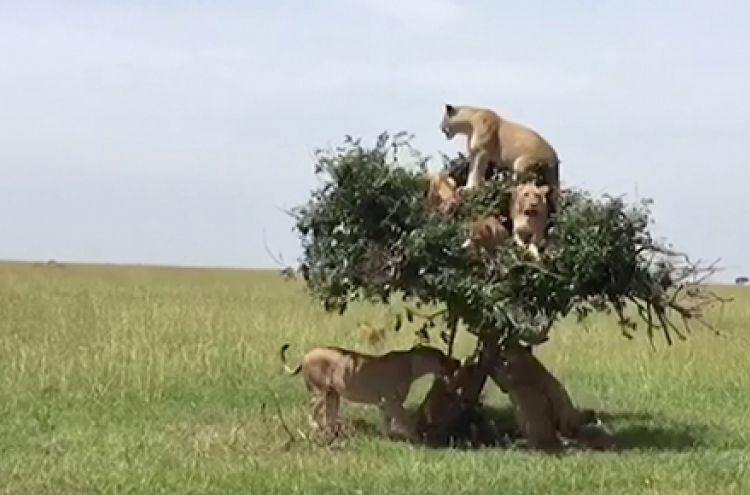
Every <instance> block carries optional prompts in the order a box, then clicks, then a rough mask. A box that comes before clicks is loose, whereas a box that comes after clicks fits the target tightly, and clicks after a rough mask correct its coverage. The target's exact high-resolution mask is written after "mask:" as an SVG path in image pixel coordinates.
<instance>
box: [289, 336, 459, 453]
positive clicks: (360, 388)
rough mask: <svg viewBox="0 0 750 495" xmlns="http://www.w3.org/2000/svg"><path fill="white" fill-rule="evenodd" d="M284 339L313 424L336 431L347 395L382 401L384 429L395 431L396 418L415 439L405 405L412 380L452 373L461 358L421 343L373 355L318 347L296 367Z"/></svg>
mask: <svg viewBox="0 0 750 495" xmlns="http://www.w3.org/2000/svg"><path fill="white" fill-rule="evenodd" d="M288 348H289V344H284V345H283V346H282V347H281V350H280V356H281V361H282V363H283V364H284V370H285V371H286V373H288V374H290V375H297V374H299V373H302V377H303V379H304V381H305V386H306V387H307V391H308V393H309V396H310V410H311V422H312V426H313V427H315V428H317V429H320V430H322V431H324V432H328V433H331V432H335V431H336V429H337V427H338V422H339V404H340V399H341V397H343V398H345V399H347V400H349V401H351V402H357V403H361V404H372V405H377V406H378V408H379V409H380V411H381V413H382V417H383V423H382V432H383V434H384V435H385V436H390V435H391V432H392V431H393V430H392V427H393V422H394V420H395V421H396V423H397V427H399V429H405V431H406V435H407V437H408V438H409V439H410V440H413V441H416V440H418V438H417V434H416V431H415V428H414V425H413V421H412V419H411V418H410V416H409V414H408V412H407V411H406V409H405V408H404V406H403V403H404V402H405V401H406V398H407V396H408V394H409V390H410V388H411V385H412V383H413V382H414V381H415V380H417V379H418V378H420V377H422V376H424V375H427V374H433V375H438V376H447V375H450V374H451V373H453V372H454V371H455V370H456V369H457V368H458V367H459V366H460V364H461V363H460V362H459V361H458V360H457V359H455V358H452V357H449V356H446V355H445V354H444V353H443V352H442V351H440V350H439V349H436V348H434V347H428V346H423V345H416V346H414V347H412V348H411V349H407V350H398V351H390V352H388V353H386V354H382V355H371V354H364V353H360V352H356V351H353V350H348V349H342V348H340V347H334V346H327V347H317V348H314V349H312V350H310V351H309V352H308V353H307V354H305V356H304V357H303V358H302V361H301V362H300V363H299V364H298V365H297V367H296V368H294V369H291V368H289V367H288V366H287V364H286V356H285V353H286V350H287V349H288Z"/></svg>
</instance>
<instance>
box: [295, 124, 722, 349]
mask: <svg viewBox="0 0 750 495" xmlns="http://www.w3.org/2000/svg"><path fill="white" fill-rule="evenodd" d="M410 141H411V137H410V136H408V135H406V134H405V133H397V134H395V135H393V136H391V135H389V134H388V133H387V132H384V133H382V134H381V135H380V136H379V137H378V139H377V141H376V143H375V145H374V146H372V147H367V146H365V145H363V144H362V141H361V139H354V138H352V137H350V136H347V137H346V138H345V140H344V143H343V144H342V145H340V146H338V147H335V148H333V149H328V150H319V151H318V152H317V154H316V159H317V163H316V170H315V172H316V175H318V176H320V177H322V178H323V184H322V185H321V186H320V187H319V188H317V189H316V190H314V191H313V192H312V195H311V198H310V199H309V201H308V202H307V203H306V204H304V205H302V206H300V207H297V208H295V209H294V210H293V211H292V215H293V216H294V218H295V222H296V225H295V229H296V231H297V232H298V233H299V236H300V239H301V243H302V248H303V255H302V259H301V266H300V271H301V272H302V273H303V275H304V277H305V280H306V284H307V287H308V289H309V290H310V291H311V294H312V295H313V296H314V297H316V298H319V299H320V300H321V301H322V302H323V303H324V305H325V307H326V309H327V310H329V311H336V310H338V311H339V312H344V311H346V308H347V304H348V303H349V302H350V301H354V300H364V301H374V302H381V303H383V304H389V303H390V301H391V300H392V297H394V296H397V297H398V296H400V297H401V298H402V299H403V300H405V301H408V300H415V301H416V302H417V304H441V305H443V306H444V308H445V312H444V315H443V316H444V318H445V321H446V322H447V327H448V329H449V330H450V331H449V332H448V336H447V337H445V339H446V341H448V340H450V342H452V340H453V338H454V336H455V332H456V329H457V326H458V324H459V323H463V324H465V325H466V327H467V330H468V331H470V332H472V333H474V334H475V335H479V336H481V337H482V338H483V339H484V338H497V339H498V340H505V341H511V340H515V339H519V338H521V339H523V340H524V341H526V342H527V343H530V344H539V343H541V342H544V341H545V340H546V339H547V335H548V332H549V330H550V328H551V326H552V324H553V323H554V321H555V320H557V319H558V318H560V317H563V316H565V315H567V314H569V313H571V312H574V313H575V314H577V315H578V317H579V318H584V317H585V316H587V315H588V314H589V313H591V312H592V311H608V312H609V311H612V310H614V312H615V313H616V315H617V316H618V321H619V323H620V325H621V327H622V328H623V333H624V334H625V335H626V336H630V333H629V332H630V331H631V330H634V329H635V328H636V325H635V322H634V320H633V319H631V318H630V317H628V316H627V315H626V313H627V312H626V308H627V307H628V303H630V308H631V309H632V308H634V309H635V310H636V312H637V314H639V315H640V317H641V319H642V320H643V321H644V322H645V323H646V330H647V332H648V336H649V337H650V338H651V337H653V331H654V329H661V330H662V331H663V333H664V335H665V336H666V338H667V340H668V342H671V336H670V335H671V334H672V333H676V334H677V335H678V336H679V337H681V338H682V334H681V333H680V331H679V329H678V328H677V327H676V325H674V324H673V323H672V320H671V319H670V318H669V315H670V313H671V314H674V313H672V312H671V311H670V310H675V311H676V314H677V315H679V316H681V317H682V318H683V320H684V322H685V324H686V326H687V322H688V319H691V318H694V317H696V316H698V317H699V310H700V308H701V307H702V306H703V305H704V304H706V303H707V302H710V300H711V299H712V298H711V297H710V296H709V295H707V293H706V291H705V290H704V289H701V286H700V285H692V286H691V284H689V283H688V282H689V280H690V279H691V278H694V277H696V276H697V275H699V274H700V273H703V272H705V271H707V270H703V269H700V268H698V267H697V266H695V265H692V264H691V263H689V262H688V260H687V258H686V257H684V256H682V255H679V254H677V253H674V252H672V251H670V250H668V249H667V248H666V247H665V246H663V245H661V244H659V243H658V242H657V241H656V240H655V239H654V238H653V237H652V236H651V234H650V232H649V226H650V225H651V223H652V222H651V212H650V210H649V204H650V202H649V201H642V202H641V203H640V204H638V205H628V204H626V203H625V202H624V201H623V200H622V199H620V198H613V197H607V196H605V197H601V198H597V197H594V196H593V195H591V194H590V193H587V192H585V191H581V190H570V189H563V191H562V194H561V203H560V208H559V211H558V212H557V213H556V214H555V215H554V216H553V219H552V227H551V229H550V230H549V234H548V240H547V247H546V249H545V252H544V254H543V257H542V260H541V261H539V262H535V261H533V260H532V259H530V258H529V257H528V256H527V254H526V253H525V252H524V251H522V250H521V249H520V248H519V247H518V246H516V245H515V243H514V242H513V241H512V240H509V241H507V242H505V243H504V244H503V245H501V246H500V247H499V248H498V249H497V250H495V251H493V252H487V251H475V250H470V249H466V248H463V247H461V245H462V243H463V242H464V240H465V239H466V238H467V235H468V222H469V221H470V220H472V219H473V218H475V217H476V216H478V215H484V214H501V215H504V216H507V213H508V207H509V199H510V188H511V187H512V186H513V184H514V183H515V182H514V181H513V180H512V179H511V178H505V177H502V176H499V175H496V176H495V177H493V178H492V180H489V181H487V182H486V183H485V185H484V186H483V187H482V188H480V189H479V190H478V191H472V192H470V193H468V194H466V195H465V196H463V199H462V204H461V206H460V207H459V209H458V211H457V212H456V213H455V214H453V215H448V214H444V213H441V212H439V211H436V210H434V209H432V208H430V207H429V205H428V204H427V201H426V195H427V191H428V187H429V174H428V171H427V167H426V163H427V159H426V158H425V157H424V156H423V155H422V154H421V153H419V152H418V151H416V150H415V149H414V148H413V147H412V146H411V144H410ZM443 162H444V165H443V168H444V170H445V171H448V172H450V173H451V174H452V175H453V176H454V177H456V178H458V181H459V183H463V182H465V179H466V176H467V173H468V162H467V160H466V158H465V157H463V156H462V155H458V156H457V157H454V158H449V157H446V156H443ZM522 179H528V178H520V179H519V180H522ZM708 271H711V269H709V270H708ZM686 288H690V290H684V289H686ZM678 296H682V300H679V301H678V299H679V297H678ZM698 320H700V318H698Z"/></svg>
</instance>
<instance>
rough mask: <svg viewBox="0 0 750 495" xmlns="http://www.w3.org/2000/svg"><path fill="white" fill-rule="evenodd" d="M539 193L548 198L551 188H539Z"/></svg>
mask: <svg viewBox="0 0 750 495" xmlns="http://www.w3.org/2000/svg"><path fill="white" fill-rule="evenodd" d="M539 192H540V193H542V194H543V195H544V196H546V195H547V193H549V186H548V185H547V184H545V185H543V186H539Z"/></svg>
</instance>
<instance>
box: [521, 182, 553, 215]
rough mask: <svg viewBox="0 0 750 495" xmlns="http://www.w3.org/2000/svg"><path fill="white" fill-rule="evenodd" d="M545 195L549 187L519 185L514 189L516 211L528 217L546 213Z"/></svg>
mask: <svg viewBox="0 0 750 495" xmlns="http://www.w3.org/2000/svg"><path fill="white" fill-rule="evenodd" d="M547 193H549V186H537V185H535V184H531V183H529V184H521V185H519V186H518V187H517V189H516V211H518V212H521V213H523V214H524V215H527V216H529V217H536V216H539V215H540V214H543V213H546V212H547V208H548V205H547Z"/></svg>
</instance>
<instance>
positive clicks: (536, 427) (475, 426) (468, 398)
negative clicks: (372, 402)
mask: <svg viewBox="0 0 750 495" xmlns="http://www.w3.org/2000/svg"><path fill="white" fill-rule="evenodd" d="M488 378H490V380H491V381H492V382H494V383H495V384H496V385H497V386H498V387H499V388H500V390H502V391H503V392H504V393H505V394H507V395H508V397H509V399H510V402H511V404H512V406H513V416H514V418H515V422H516V430H517V431H518V433H520V436H521V441H520V444H521V445H524V446H526V447H527V448H530V449H535V450H544V451H555V450H559V449H561V448H563V447H565V446H575V447H587V448H595V449H606V448H612V447H614V439H613V438H612V437H611V436H610V435H609V434H608V433H607V432H606V431H604V430H601V429H598V428H592V427H585V426H584V425H583V421H582V415H581V413H580V412H579V411H578V409H577V408H576V407H575V405H574V404H573V401H572V400H571V398H570V395H569V394H568V391H567V390H566V389H565V387H564V386H563V385H562V383H560V381H559V380H558V379H557V378H555V377H554V376H553V375H552V373H550V372H549V370H548V369H547V368H546V367H545V366H544V365H543V364H542V363H541V362H540V361H539V359H537V357H536V356H534V355H533V354H532V353H531V349H530V348H529V347H525V346H522V345H519V344H509V345H506V346H502V347H500V346H498V344H496V343H494V342H491V341H489V342H481V341H480V349H478V351H477V352H476V353H475V354H474V356H472V357H470V358H469V359H467V361H466V362H465V363H464V365H463V366H462V367H461V368H460V369H459V370H458V371H457V372H456V373H455V374H454V375H453V376H452V377H451V378H450V379H448V380H440V379H437V380H435V382H434V383H433V386H432V388H431V389H430V391H429V392H428V394H427V395H426V396H425V399H424V401H423V402H422V405H421V406H420V408H419V410H418V425H419V429H420V431H419V432H420V434H421V435H422V436H423V438H424V439H425V442H426V443H428V444H442V445H446V444H450V443H452V442H453V441H454V440H455V439H458V438H462V439H465V440H468V442H469V443H470V444H475V445H481V444H485V445H486V444H495V443H497V441H498V440H499V437H500V435H499V433H500V432H499V430H498V428H497V425H494V424H493V423H492V422H491V421H489V420H488V419H487V418H485V417H484V416H483V415H482V414H481V413H479V407H480V405H479V398H480V395H481V392H482V390H483V388H484V386H485V384H486V383H487V379H488ZM467 429H468V430H470V431H466V430H467Z"/></svg>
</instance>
